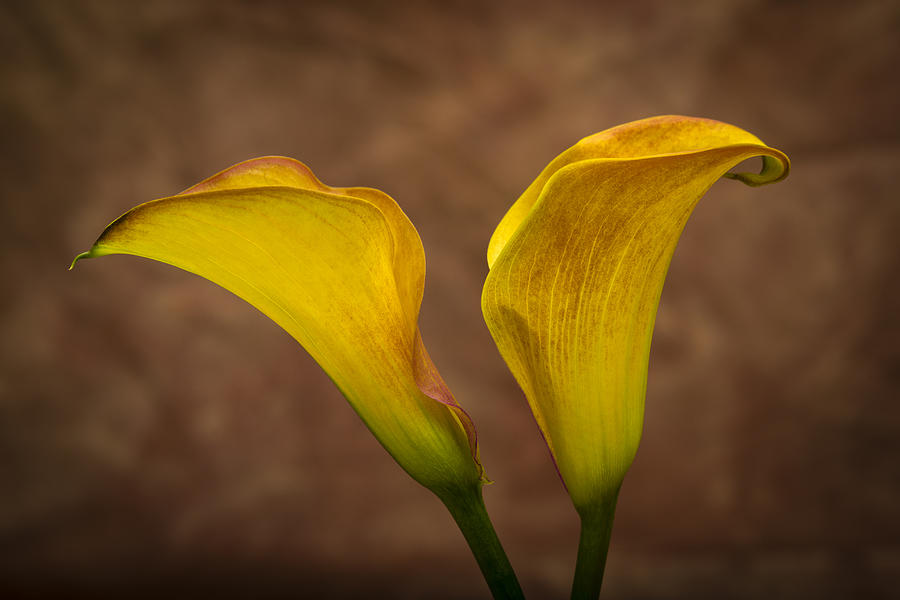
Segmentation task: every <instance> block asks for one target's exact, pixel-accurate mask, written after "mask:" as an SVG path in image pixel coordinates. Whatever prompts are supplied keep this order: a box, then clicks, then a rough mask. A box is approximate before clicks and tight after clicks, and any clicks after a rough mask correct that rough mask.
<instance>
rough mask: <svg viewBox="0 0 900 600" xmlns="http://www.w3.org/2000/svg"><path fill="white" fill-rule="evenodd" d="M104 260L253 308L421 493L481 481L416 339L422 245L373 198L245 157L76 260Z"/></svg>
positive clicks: (281, 164) (445, 393) (270, 160)
mask: <svg viewBox="0 0 900 600" xmlns="http://www.w3.org/2000/svg"><path fill="white" fill-rule="evenodd" d="M107 254H133V255H137V256H143V257H146V258H151V259H154V260H158V261H161V262H165V263H168V264H171V265H174V266H176V267H179V268H181V269H184V270H186V271H189V272H191V273H195V274H197V275H200V276H201V277H205V278H206V279H209V280H210V281H212V282H214V283H217V284H218V285H220V286H222V287H224V288H225V289H227V290H229V291H231V292H233V293H234V294H236V295H237V296H239V297H241V298H243V299H244V300H246V301H247V302H249V303H250V304H252V305H253V306H255V307H256V308H257V309H259V310H260V311H261V312H263V313H264V314H265V315H266V316H268V317H269V318H271V319H272V320H273V321H275V322H276V323H278V325H280V326H281V327H282V328H284V329H285V330H286V331H287V332H288V333H289V334H290V335H291V336H293V337H294V339H296V340H297V341H298V342H300V344H301V345H302V346H303V347H304V348H305V349H306V350H307V352H309V354H310V355H311V356H312V357H313V359H315V361H316V362H317V363H319V365H320V366H321V367H322V368H323V369H324V370H325V372H326V373H327V374H328V375H329V376H330V377H331V379H332V380H333V381H334V382H335V384H336V385H337V386H338V388H339V389H340V390H341V392H342V393H343V394H344V396H345V397H346V398H347V399H348V400H349V401H350V403H351V405H352V406H353V408H354V409H355V410H356V412H357V413H358V414H359V416H360V417H362V419H363V421H365V423H366V424H367V425H368V427H369V429H371V430H372V432H373V433H374V434H375V437H376V438H377V439H378V440H379V442H381V444H382V445H383V446H384V447H385V448H386V449H387V450H388V452H389V453H390V454H391V455H392V456H393V457H394V458H395V459H396V460H397V462H398V463H399V464H400V465H401V466H402V467H403V468H404V469H405V470H406V471H407V472H408V473H409V474H410V475H411V476H412V477H413V478H415V479H416V480H417V481H419V482H420V483H422V484H423V485H425V486H426V487H428V488H430V489H432V490H435V491H437V492H441V491H444V490H447V489H450V488H453V487H454V486H458V485H460V484H461V483H462V484H464V485H468V484H471V483H473V482H476V483H477V482H478V481H479V480H480V478H481V477H482V475H483V473H482V469H481V465H480V463H479V462H478V455H477V445H476V440H475V430H474V426H473V425H472V422H471V419H469V417H468V415H466V413H465V412H464V411H463V410H462V408H460V407H459V405H458V404H457V403H456V401H455V400H454V399H453V396H452V394H450V392H449V390H448V389H447V387H446V385H445V384H444V383H443V380H441V378H440V375H438V374H437V371H436V369H435V368H434V365H433V364H432V362H431V359H430V358H428V354H427V352H426V351H425V348H424V346H423V344H422V340H421V336H420V334H419V329H418V325H417V321H418V313H419V305H420V303H421V301H422V292H423V287H424V281H425V257H424V252H423V250H422V243H421V241H420V239H419V236H418V233H416V230H415V228H414V227H413V226H412V223H410V222H409V220H408V219H407V217H406V215H405V214H403V212H402V211H401V210H400V207H399V206H397V204H396V203H395V202H394V201H393V199H391V198H390V197H389V196H387V195H386V194H384V193H382V192H379V191H378V190H373V189H368V188H331V187H329V186H326V185H324V184H322V183H321V182H320V181H319V180H318V179H316V177H315V176H314V175H313V174H312V172H311V171H310V170H309V169H308V168H307V167H306V166H305V165H303V164H302V163H300V162H297V161H295V160H292V159H288V158H282V157H264V158H259V159H254V160H250V161H246V162H244V163H241V164H238V165H235V166H234V167H232V168H230V169H227V170H225V171H223V172H222V173H219V174H218V175H215V176H213V177H211V178H209V179H207V180H205V181H203V182H201V183H199V184H197V185H195V186H193V187H192V188H189V189H188V190H186V191H184V192H182V193H181V194H178V195H176V196H172V197H170V198H163V199H161V200H155V201H152V202H148V203H146V204H142V205H140V206H138V207H136V208H134V209H132V210H130V211H129V212H127V213H125V214H124V215H123V216H121V217H119V218H118V219H117V220H116V221H114V222H113V223H112V224H111V225H110V226H109V227H107V228H106V230H105V231H104V232H103V234H102V235H101V236H100V238H99V239H98V240H97V242H96V243H95V244H94V246H93V247H92V248H91V249H90V250H89V251H88V252H86V253H84V254H82V255H79V257H78V258H85V257H95V256H103V255H107ZM78 258H76V261H77V260H78ZM73 264H74V263H73ZM439 495H440V494H439Z"/></svg>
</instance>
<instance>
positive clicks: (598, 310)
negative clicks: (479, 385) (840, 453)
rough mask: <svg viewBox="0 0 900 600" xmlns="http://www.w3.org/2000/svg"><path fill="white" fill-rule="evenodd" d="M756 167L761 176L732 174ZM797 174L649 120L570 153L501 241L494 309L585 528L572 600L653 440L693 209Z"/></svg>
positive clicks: (740, 136)
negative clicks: (662, 330)
mask: <svg viewBox="0 0 900 600" xmlns="http://www.w3.org/2000/svg"><path fill="white" fill-rule="evenodd" d="M755 156H761V157H762V158H763V168H762V171H761V172H760V173H759V174H751V173H739V174H732V173H728V171H729V169H731V168H733V167H734V166H736V165H737V164H738V163H740V162H741V161H743V160H745V159H748V158H751V157H755ZM789 168H790V162H789V160H788V158H787V156H785V155H784V154H783V153H782V152H780V151H778V150H775V149H773V148H770V147H768V146H766V145H765V144H764V143H763V142H762V141H760V140H759V139H758V138H757V137H755V136H753V135H751V134H749V133H747V132H746V131H743V130H741V129H738V128H737V127H734V126H732V125H727V124H725V123H720V122H717V121H712V120H708V119H696V118H688V117H679V116H664V117H655V118H650V119H644V120H641V121H636V122H633V123H628V124H625V125H621V126H618V127H614V128H612V129H608V130H606V131H603V132H601V133H598V134H595V135H592V136H590V137H587V138H584V139H583V140H581V141H580V142H578V143H577V144H576V145H575V146H573V147H572V148H570V149H568V150H566V151H565V152H563V153H562V154H561V155H560V156H558V157H557V158H556V159H554V160H553V162H551V163H550V165H549V166H548V167H547V168H546V169H544V171H543V172H542V173H541V174H540V176H539V177H538V178H537V179H536V180H535V181H534V183H532V184H531V186H529V187H528V188H527V189H526V190H525V192H524V193H523V194H522V196H521V197H520V198H519V199H518V200H517V201H516V202H515V204H513V205H512V207H511V208H510V209H509V211H508V212H507V213H506V215H505V216H504V218H503V220H502V221H501V222H500V224H499V226H498V227H497V229H496V231H495V232H494V235H493V237H492V239H491V241H490V245H489V247H488V264H489V266H490V272H489V274H488V277H487V280H486V281H485V285H484V291H483V295H482V310H483V313H484V318H485V321H486V322H487V325H488V328H489V329H490V332H491V335H492V336H493V338H494V341H495V342H496V344H497V347H498V348H499V350H500V353H501V354H502V356H503V358H504V360H505V361H506V363H507V365H508V366H509V368H510V370H511V371H512V373H513V375H514V376H515V378H516V380H517V381H518V383H519V385H520V387H521V388H522V390H523V391H524V392H525V396H526V397H527V400H528V403H529V405H530V406H531V410H532V411H533V413H534V416H535V418H536V420H537V423H538V425H539V427H540V429H541V432H542V433H543V435H544V437H545V439H546V441H547V445H548V446H549V448H550V451H551V454H552V456H553V459H554V461H555V463H556V466H557V468H558V470H559V473H560V475H561V477H562V479H563V481H564V483H565V486H566V488H567V489H568V492H569V495H570V496H571V498H572V501H573V503H574V505H575V507H576V509H577V510H578V512H579V514H580V516H581V518H582V525H583V533H582V546H581V549H580V553H579V564H578V566H577V567H576V583H575V587H574V588H573V597H596V594H599V588H600V577H602V563H603V561H604V559H605V554H606V547H607V545H608V540H609V533H610V529H611V526H612V514H613V511H614V508H615V499H616V496H617V494H618V490H619V487H620V486H621V484H622V480H623V478H624V477H625V472H626V471H627V470H628V468H629V466H630V465H631V463H632V460H633V459H634V455H635V452H636V451H637V447H638V442H639V441H640V437H641V427H642V422H643V417H644V396H645V391H646V384H647V365H648V360H649V353H650V338H651V336H652V333H653V323H654V320H655V318H656V309H657V305H658V303H659V298H660V294H661V292H662V287H663V281H664V279H665V275H666V271H667V270H668V267H669V262H670V261H671V259H672V255H673V253H674V251H675V245H676V243H677V242H678V238H679V236H680V234H681V231H682V229H683V228H684V225H685V223H686V222H687V219H688V217H689V216H690V214H691V211H692V210H693V209H694V207H695V206H696V204H697V202H698V201H699V200H700V198H701V197H702V196H703V195H704V194H705V193H706V191H707V190H708V189H709V188H710V186H712V184H713V183H714V182H715V181H716V180H718V179H719V178H720V177H722V176H727V177H730V178H733V179H738V180H740V181H743V182H744V183H747V184H749V185H762V184H766V183H773V182H776V181H780V180H781V179H783V178H784V177H785V176H787V174H788V170H789ZM597 565H599V573H598V572H597Z"/></svg>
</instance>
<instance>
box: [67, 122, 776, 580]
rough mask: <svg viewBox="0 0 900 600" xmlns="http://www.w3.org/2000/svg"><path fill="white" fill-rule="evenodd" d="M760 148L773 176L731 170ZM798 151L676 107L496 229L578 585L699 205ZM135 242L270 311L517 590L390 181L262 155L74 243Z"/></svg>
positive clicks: (501, 288)
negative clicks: (670, 277) (567, 505)
mask: <svg viewBox="0 0 900 600" xmlns="http://www.w3.org/2000/svg"><path fill="white" fill-rule="evenodd" d="M756 156H761V157H762V159H763V167H762V170H761V172H760V173H758V174H753V173H730V172H729V171H730V170H731V169H732V168H733V167H734V166H736V165H737V164H738V163H740V162H742V161H743V160H745V159H748V158H751V157H756ZM789 168H790V162H789V160H788V158H787V157H786V156H785V155H784V154H783V153H782V152H780V151H778V150H775V149H773V148H770V147H768V146H766V145H765V144H764V143H763V142H762V141H760V140H759V139H758V138H756V137H755V136H753V135H751V134H750V133H747V132H746V131H743V130H741V129H739V128H737V127H734V126H732V125H727V124H725V123H721V122H717V121H712V120H708V119H697V118H689V117H678V116H665V117H655V118H650V119H644V120H641V121H635V122H633V123H628V124H625V125H620V126H618V127H614V128H612V129H608V130H606V131H603V132H601V133H598V134H595V135H592V136H590V137H587V138H584V139H583V140H581V141H580V142H578V143H577V144H576V145H575V146H573V147H572V148H570V149H568V150H566V151H565V152H563V153H562V154H561V155H559V156H558V157H557V158H556V159H554V160H553V161H552V162H551V163H550V164H549V165H548V166H547V168H545V169H544V170H543V172H541V174H540V175H539V176H538V178H537V179H536V180H535V181H534V182H533V183H532V184H531V185H530V186H529V187H528V188H527V189H526V190H525V192H524V193H523V194H522V195H521V196H520V197H519V199H518V200H517V201H516V202H515V203H514V204H513V205H512V206H511V208H510V209H509V211H508V212H507V213H506V215H505V216H504V217H503V219H502V220H501V222H500V224H499V225H498V227H497V229H496V230H495V232H494V234H493V237H492V238H491V240H490V243H489V245H488V265H489V267H490V271H489V274H488V276H487V279H486V281H485V285H484V291H483V294H482V311H483V314H484V318H485V322H486V323H487V326H488V328H489V330H490V332H491V335H492V337H493V339H494V341H495V343H496V345H497V348H498V349H499V351H500V353H501V355H502V356H503V358H504V360H505V361H506V363H507V365H508V366H509V369H510V371H511V372H512V374H513V376H514V377H515V379H516V381H517V382H518V383H519V386H520V387H521V388H522V390H523V391H524V393H525V396H526V398H527V400H528V403H529V405H530V407H531V410H532V412H533V413H534V416H535V419H536V421H537V423H538V426H539V427H540V430H541V432H542V434H543V436H544V439H545V440H546V442H547V445H548V446H549V448H550V452H551V455H552V457H553V460H554V463H555V465H556V467H557V469H558V471H559V474H560V476H561V478H562V480H563V482H564V484H565V486H566V489H567V491H568V493H569V495H570V496H571V498H572V501H573V504H574V505H575V508H576V510H577V512H578V514H579V516H580V517H581V521H582V533H581V539H580V543H579V551H578V560H577V565H576V568H575V577H574V583H573V588H572V597H573V598H596V597H597V596H598V595H599V592H600V585H601V581H602V576H603V568H604V564H605V558H606V553H607V549H608V545H609V539H610V534H611V531H612V520H613V513H614V512H615V504H616V497H617V495H618V490H619V488H620V487H621V485H622V481H623V479H624V477H625V473H626V471H627V470H628V468H629V466H630V465H631V462H632V460H633V459H634V455H635V452H636V451H637V447H638V442H639V440H640V436H641V427H642V422H643V412H644V397H645V391H646V380H647V366H648V360H649V351H650V338H651V335H652V332H653V323H654V320H655V316H656V309H657V306H658V303H659V298H660V294H661V292H662V286H663V281H664V279H665V274H666V271H667V269H668V266H669V262H670V261H671V258H672V255H673V253H674V250H675V246H676V244H677V241H678V238H679V236H680V234H681V230H682V229H683V227H684V225H685V223H686V222H687V219H688V217H689V215H690V214H691V212H692V210H693V208H694V206H695V205H696V204H697V202H698V201H699V199H700V198H701V197H702V196H703V195H704V194H705V193H706V191H707V190H708V189H709V188H710V187H711V186H712V184H713V183H714V182H715V181H716V180H718V179H719V178H721V177H723V176H725V177H729V178H732V179H737V180H740V181H743V182H744V183H746V184H749V185H762V184H765V183H772V182H775V181H779V180H781V179H783V178H784V177H785V176H786V175H787V173H788V170H789ZM107 254H132V255H137V256H143V257H146V258H150V259H154V260H158V261H161V262H165V263H168V264H171V265H174V266H176V267H179V268H181V269H184V270H186V271H189V272H191V273H195V274H197V275H200V276H201V277H205V278H206V279H208V280H210V281H213V282H214V283H217V284H219V285H220V286H222V287H224V288H226V289H228V290H230V291H231V292H233V293H234V294H236V295H237V296H239V297H241V298H243V299H244V300H246V301H247V302H249V303H250V304H251V305H253V306H255V307H256V308H257V309H259V310H260V311H262V312H263V313H264V314H266V315H267V316H268V317H270V318H271V319H272V320H273V321H275V322H276V323H277V324H278V325H280V326H281V327H282V328H283V329H285V330H286V331H287V332H288V333H289V334H290V335H291V336H292V337H294V338H295V339H296V340H297V341H298V342H299V343H300V344H301V345H302V346H303V347H304V348H305V349H306V351H307V352H308V353H309V354H310V355H311V356H312V358H313V359H314V360H315V361H316V362H317V363H318V364H319V365H320V366H321V367H322V368H323V369H324V370H325V372H326V373H327V374H328V375H329V376H330V377H331V379H332V380H333V381H334V383H335V384H336V385H337V387H338V388H339V389H340V391H341V392H342V394H343V395H344V396H345V397H346V398H347V400H348V401H349V402H350V404H351V405H352V407H353V408H354V410H356V412H357V413H358V414H359V416H360V417H361V418H362V419H363V421H364V422H365V423H366V425H367V426H368V427H369V429H370V430H371V431H372V433H373V434H374V435H375V437H376V438H377V439H378V441H379V442H380V443H381V444H382V445H383V446H384V448H385V449H386V450H387V451H388V452H389V453H390V454H391V456H392V457H393V458H394V459H395V460H396V461H397V463H398V464H399V465H400V466H401V467H402V468H403V469H404V470H405V471H406V472H407V473H409V475H410V476H411V477H413V479H415V480H416V481H418V482H419V483H420V484H422V485H423V486H425V487H426V488H428V489H430V490H431V491H433V492H434V493H435V494H436V495H437V496H438V497H439V498H440V499H441V500H442V501H443V503H444V504H445V505H446V506H447V508H448V509H449V511H450V513H451V514H452V516H453V518H454V519H455V521H456V522H457V524H458V525H459V527H460V529H461V530H462V532H463V535H464V536H465V538H466V540H467V542H468V543H469V546H470V547H471V549H472V552H473V554H474V555H475V558H476V560H477V561H478V564H479V566H480V568H481V570H482V573H483V574H484V576H485V579H486V580H487V583H488V586H489V587H490V589H491V592H492V593H493V594H494V597H496V598H521V597H522V591H521V588H520V587H519V584H518V582H517V581H516V577H515V574H514V573H513V570H512V567H511V566H510V563H509V560H508V559H507V557H506V555H505V553H504V551H503V548H502V547H501V545H500V542H499V540H498V539H497V536H496V534H495V532H494V529H493V527H492V525H491V522H490V519H489V517H488V515H487V512H486V510H485V508H484V502H483V499H482V494H481V490H482V486H483V484H484V483H485V482H487V481H488V480H487V477H486V475H485V472H484V468H483V467H482V464H481V459H480V456H479V451H478V443H477V436H476V431H475V426H474V423H473V422H472V419H471V418H470V417H469V415H468V414H467V413H466V411H465V410H464V409H463V408H462V407H461V406H460V405H459V403H458V402H457V401H456V400H455V398H454V397H453V395H452V393H451V392H450V389H449V388H448V386H447V385H446V383H445V382H444V380H443V379H442V378H441V376H440V374H439V373H438V371H437V369H436V368H435V366H434V363H433V362H432V361H431V358H430V357H429V355H428V352H427V350H426V349H425V346H424V344H423V342H422V337H421V335H420V333H419V328H418V314H419V306H420V304H421V302H422V294H423V290H424V281H425V255H424V250H423V248H422V242H421V240H420V238H419V235H418V233H417V232H416V229H415V228H414V227H413V225H412V223H411V222H410V221H409V219H408V218H407V217H406V215H405V214H404V213H403V211H402V210H401V209H400V207H399V206H398V205H397V203H396V202H395V201H394V200H393V199H392V198H390V197H389V196H388V195H386V194H384V193H382V192H380V191H378V190H374V189H371V188H363V187H349V188H340V187H331V186H327V185H325V184H323V183H322V182H320V181H319V180H318V179H317V178H316V177H315V176H314V175H313V173H312V172H311V171H310V170H309V169H308V168H307V167H306V166H305V165H303V164H302V163H300V162H298V161H295V160H293V159H289V158H283V157H263V158H258V159H253V160H249V161H245V162H243V163H240V164H238V165H235V166H234V167H231V168H229V169H226V170H225V171H222V172H221V173H219V174H217V175H214V176H212V177H210V178H208V179H206V180H204V181H202V182H201V183H199V184H197V185H195V186H193V187H191V188H188V189H187V190H185V191H184V192H182V193H180V194H177V195H175V196H171V197H168V198H162V199H160V200H154V201H152V202H148V203H145V204H142V205H140V206H137V207H135V208H133V209H132V210H130V211H128V212H127V213H125V214H124V215H122V216H121V217H119V218H118V219H116V220H115V221H114V222H113V223H112V224H110V225H109V226H108V227H107V228H106V229H105V230H104V231H103V233H102V234H101V235H100V237H99V238H98V240H97V241H96V242H95V243H94V245H93V246H92V247H91V249H90V250H88V251H87V252H85V253H82V254H80V255H79V256H78V257H76V259H75V261H73V263H72V264H73V265H74V264H75V262H77V261H78V259H80V258H90V257H97V256H103V255H107Z"/></svg>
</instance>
